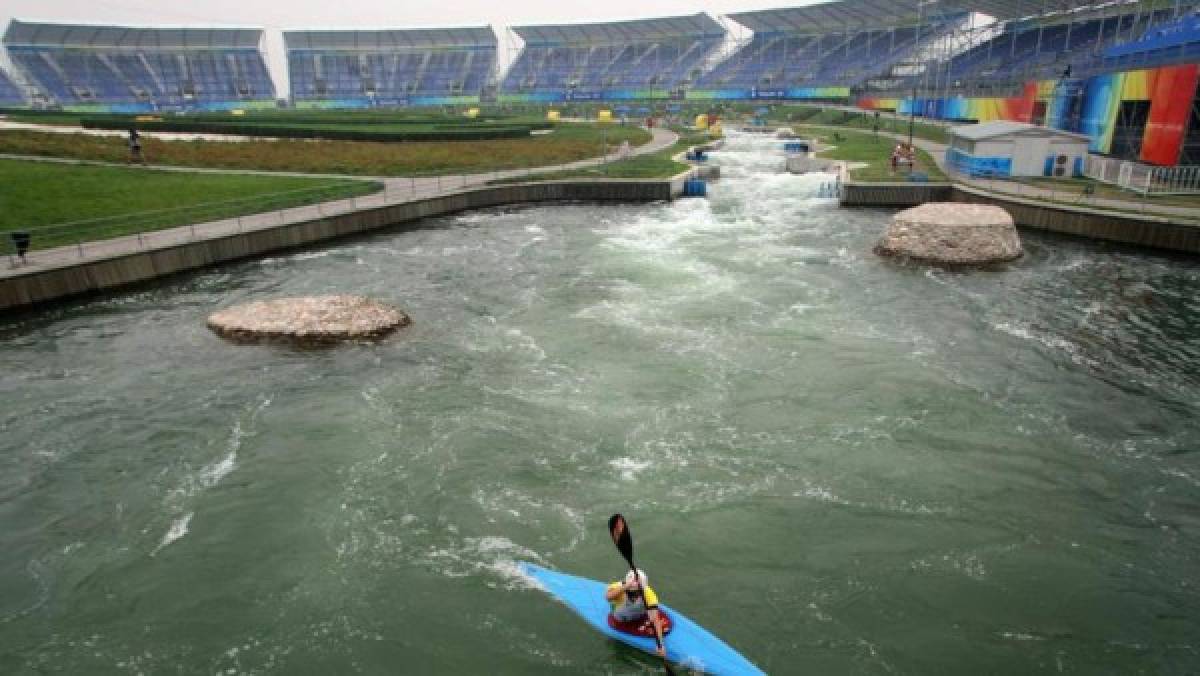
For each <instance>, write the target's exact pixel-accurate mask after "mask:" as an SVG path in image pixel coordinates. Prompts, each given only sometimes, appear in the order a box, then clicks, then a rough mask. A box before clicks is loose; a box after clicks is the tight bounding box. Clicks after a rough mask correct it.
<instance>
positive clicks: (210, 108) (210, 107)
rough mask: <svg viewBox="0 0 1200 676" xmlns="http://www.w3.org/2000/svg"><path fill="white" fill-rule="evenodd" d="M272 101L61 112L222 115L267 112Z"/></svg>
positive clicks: (103, 106)
mask: <svg viewBox="0 0 1200 676" xmlns="http://www.w3.org/2000/svg"><path fill="white" fill-rule="evenodd" d="M275 107H276V104H275V101H274V100H259V101H205V102H202V103H189V104H186V105H159V104H155V103H88V104H83V105H65V106H63V108H62V109H63V110H65V111H67V112H69V113H84V114H87V113H97V114H117V115H137V114H142V113H184V112H192V113H195V112H200V113H223V112H227V111H230V110H267V109H271V108H275Z"/></svg>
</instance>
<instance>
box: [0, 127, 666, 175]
mask: <svg viewBox="0 0 1200 676" xmlns="http://www.w3.org/2000/svg"><path fill="white" fill-rule="evenodd" d="M605 137H607V139H608V144H609V147H610V148H612V147H614V146H619V145H620V144H621V142H622V141H629V144H630V145H632V146H639V145H643V144H645V143H647V142H648V141H650V139H651V135H650V133H649V132H647V131H646V130H644V129H640V128H638V127H623V126H620V125H608V126H607V128H602V127H599V126H597V125H595V124H573V123H560V124H558V125H556V126H555V128H554V129H553V130H552V131H551V132H550V133H548V134H539V135H535V136H531V137H528V138H519V139H501V140H490V141H412V142H399V143H383V142H371V141H308V140H282V141H261V140H253V141H241V142H237V141H163V140H159V139H156V138H151V137H148V136H146V137H143V140H142V148H143V150H144V153H145V156H146V160H147V161H148V162H150V163H153V164H165V165H171V166H180V167H203V168H215V169H263V170H268V171H295V172H304V173H318V174H347V175H357V176H434V175H439V174H441V175H446V174H459V173H483V172H488V171H496V170H500V169H527V168H533V167H544V166H547V165H554V164H565V163H568V162H574V161H576V160H582V159H587V158H589V157H597V156H599V155H600V154H601V152H602V143H603V141H604V139H605ZM0 153H10V154H16V155H39V156H48V157H66V158H71V159H81V160H102V161H108V162H124V161H125V160H126V159H127V158H128V156H129V150H128V148H127V147H126V142H125V139H124V138H123V137H121V136H93V135H86V134H56V133H46V132H33V131H4V132H0Z"/></svg>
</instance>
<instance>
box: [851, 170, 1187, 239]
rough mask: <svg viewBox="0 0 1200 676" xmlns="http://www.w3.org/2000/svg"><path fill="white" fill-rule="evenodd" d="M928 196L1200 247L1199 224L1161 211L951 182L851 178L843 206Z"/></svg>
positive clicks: (1086, 232) (1098, 232)
mask: <svg viewBox="0 0 1200 676" xmlns="http://www.w3.org/2000/svg"><path fill="white" fill-rule="evenodd" d="M925 202H973V203H976V204H992V205H995V206H998V207H1001V208H1003V209H1004V210H1005V211H1007V212H1008V213H1009V214H1011V215H1012V217H1013V221H1015V222H1016V224H1017V225H1019V226H1022V227H1027V228H1036V229H1038V230H1047V231H1049V232H1058V233H1063V234H1068V235H1079V236H1082V237H1091V238H1094V239H1102V240H1107V241H1111V242H1120V243H1122V244H1133V245H1137V246H1145V247H1151V248H1155V249H1166V250H1170V251H1180V252H1184V253H1200V226H1195V225H1190V224H1187V223H1178V222H1173V221H1172V220H1171V219H1169V218H1163V217H1159V216H1150V215H1140V214H1119V213H1114V212H1109V211H1102V210H1099V209H1092V208H1088V207H1081V206H1068V205H1061V206H1059V205H1053V204H1048V203H1045V202H1039V201H1036V200H1028V199H1024V198H1020V197H1012V196H1000V195H996V194H994V193H990V192H987V191H983V190H978V189H975V188H970V187H967V186H963V185H958V184H951V183H855V182H853V181H847V182H845V183H843V184H842V199H841V204H842V206H848V207H911V206H917V205H920V204H924V203H925Z"/></svg>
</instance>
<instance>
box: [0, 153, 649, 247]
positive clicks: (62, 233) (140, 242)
mask: <svg viewBox="0 0 1200 676" xmlns="http://www.w3.org/2000/svg"><path fill="white" fill-rule="evenodd" d="M635 154H636V153H635ZM613 156H614V154H613V153H612V152H609V153H608V154H607V155H606V156H604V157H596V158H589V159H584V160H579V161H576V162H572V163H568V164H566V165H560V166H558V167H522V168H516V169H500V170H495V171H490V172H484V173H474V174H453V175H451V174H444V175H426V176H409V177H395V178H391V179H386V180H384V181H382V182H381V183H379V182H377V184H378V188H377V190H376V191H375V192H371V193H367V194H360V195H346V194H345V186H344V184H343V185H333V184H330V185H323V186H318V187H316V188H303V189H299V190H291V191H284V192H278V193H269V194H265V195H255V196H252V197H246V198H241V199H235V200H225V201H221V202H209V203H203V204H193V205H188V206H183V207H175V208H171V209H158V210H153V211H141V212H133V213H128V214H120V215H116V216H111V217H105V218H96V219H87V220H80V221H71V222H66V223H55V224H53V225H45V226H38V227H31V228H14V229H10V230H0V258H2V257H7V258H8V260H9V267H10V268H16V267H19V266H21V265H23V264H26V263H39V264H67V263H70V262H73V261H78V260H83V259H85V258H89V257H95V258H102V257H106V256H117V255H121V254H124V253H131V252H135V251H143V250H147V249H158V248H164V247H169V246H174V245H178V244H186V243H188V242H193V241H198V240H204V239H214V238H218V237H227V236H229V235H234V234H238V233H241V232H246V231H251V230H261V229H266V228H273V227H279V226H281V225H285V224H287V223H293V222H302V221H306V220H316V219H321V218H328V217H331V216H337V215H340V214H345V213H350V212H354V211H358V210H361V209H366V208H378V207H383V206H388V205H391V204H397V203H402V202H408V201H412V200H416V199H427V198H432V197H437V196H439V195H445V194H449V193H454V192H457V191H464V190H468V189H474V188H477V187H481V186H486V185H488V184H489V183H493V182H495V181H498V180H502V179H518V180H519V179H522V178H524V179H530V178H537V177H538V175H539V174H544V173H546V172H547V171H553V170H556V169H563V168H566V167H574V166H579V167H582V166H587V165H596V166H604V165H606V164H608V163H610V162H612V160H613ZM364 182H365V181H364ZM24 234H27V235H28V239H27V240H26V246H27V251H26V252H25V255H24V256H23V257H20V256H18V251H17V248H16V242H17V241H19V240H20V239H21V235H24ZM14 235H16V236H17V237H16V238H14Z"/></svg>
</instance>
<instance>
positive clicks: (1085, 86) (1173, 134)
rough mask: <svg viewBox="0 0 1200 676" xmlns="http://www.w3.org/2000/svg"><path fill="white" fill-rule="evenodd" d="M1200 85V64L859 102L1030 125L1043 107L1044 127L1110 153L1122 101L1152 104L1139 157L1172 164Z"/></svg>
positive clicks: (934, 115)
mask: <svg viewBox="0 0 1200 676" xmlns="http://www.w3.org/2000/svg"><path fill="white" fill-rule="evenodd" d="M1198 81H1200V64H1194V63H1191V64H1184V65H1178V66H1164V67H1161V68H1150V69H1145V70H1133V71H1124V72H1117V73H1106V74H1104V75H1098V76H1095V77H1091V78H1088V79H1087V80H1085V81H1083V82H1082V83H1081V85H1078V86H1073V87H1063V86H1061V85H1060V83H1058V82H1057V81H1053V80H1043V81H1037V82H1029V83H1027V84H1026V85H1025V87H1024V89H1023V91H1022V92H1021V96H1015V97H1009V98H994V97H991V98H985V97H976V98H963V97H950V98H917V99H915V100H914V99H912V98H904V99H896V98H861V99H859V100H858V102H857V105H858V107H859V108H863V109H866V110H894V111H896V112H898V113H902V114H909V113H912V112H914V110H915V112H916V114H917V115H920V116H922V117H929V118H935V119H943V120H977V121H979V122H990V121H992V120H1012V121H1014V122H1030V121H1032V119H1033V112H1034V109H1035V106H1036V105H1037V104H1038V103H1039V102H1040V103H1044V104H1046V118H1045V124H1046V125H1047V126H1050V127H1054V128H1056V129H1065V130H1067V131H1077V132H1080V133H1083V134H1087V135H1088V136H1089V137H1090V138H1091V146H1090V150H1091V151H1092V152H1096V153H1107V152H1110V151H1111V150H1112V137H1113V128H1114V126H1115V125H1116V122H1117V113H1118V111H1119V110H1120V107H1121V103H1122V102H1124V101H1150V117H1149V121H1148V122H1147V123H1146V129H1145V132H1144V135H1143V137H1142V149H1141V154H1140V155H1139V157H1138V159H1140V160H1142V161H1143V162H1149V163H1151V164H1158V165H1162V166H1174V165H1175V164H1176V163H1177V162H1178V160H1179V152H1180V149H1181V148H1182V146H1183V139H1184V136H1185V135H1186V133H1187V124H1188V119H1189V117H1190V115H1191V109H1192V101H1193V99H1195V97H1196V86H1197V83H1198ZM1074 99H1079V100H1080V104H1081V111H1082V112H1081V115H1080V120H1079V123H1078V125H1077V126H1078V128H1077V129H1071V128H1070V126H1071V124H1070V121H1069V119H1068V116H1067V111H1068V110H1069V109H1070V107H1071V104H1072V103H1073V101H1074Z"/></svg>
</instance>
